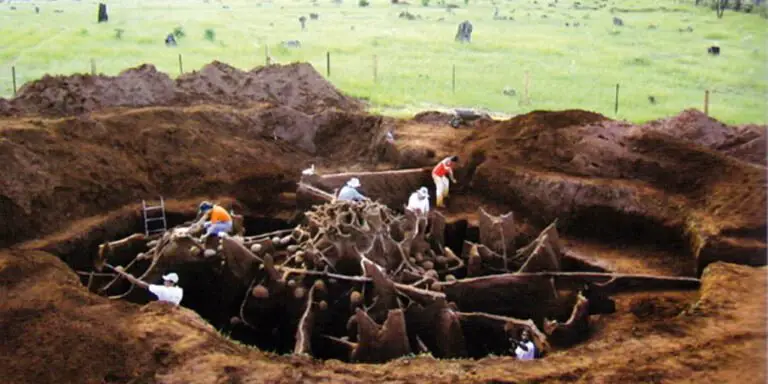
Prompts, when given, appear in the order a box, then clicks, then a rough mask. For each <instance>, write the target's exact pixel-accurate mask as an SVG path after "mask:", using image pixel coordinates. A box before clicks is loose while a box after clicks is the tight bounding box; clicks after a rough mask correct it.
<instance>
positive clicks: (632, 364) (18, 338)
mask: <svg viewBox="0 0 768 384" xmlns="http://www.w3.org/2000/svg"><path fill="white" fill-rule="evenodd" d="M361 107H362V104H361V103H359V102H358V101H356V100H353V99H351V98H348V97H346V96H343V95H342V94H341V93H339V92H338V91H337V90H335V89H334V88H333V87H332V86H331V85H330V84H328V83H327V82H325V80H323V79H322V77H321V76H319V75H318V74H317V73H316V72H315V71H314V69H312V68H311V67H310V66H309V65H306V64H294V65H289V66H273V67H268V68H263V69H255V70H252V71H248V72H245V71H239V70H236V69H234V68H231V67H229V66H227V65H225V64H221V63H217V62H214V63H212V64H210V65H209V66H206V67H205V68H203V69H202V70H201V71H199V72H197V73H194V74H189V75H185V76H182V77H180V78H179V79H177V80H175V81H173V80H171V79H170V78H169V77H168V76H167V75H165V74H162V73H158V72H157V71H155V69H154V68H153V67H151V66H142V67H139V68H135V69H131V70H127V71H125V72H124V73H123V74H121V75H119V76H116V77H105V76H98V77H91V76H70V77H47V78H44V79H42V80H40V81H38V82H33V83H30V84H27V85H26V86H25V87H23V88H22V90H21V92H20V94H19V97H18V98H16V99H13V100H3V99H0V116H5V117H0V162H2V163H3V164H4V170H3V177H2V178H1V179H0V218H1V219H0V247H3V248H4V247H10V248H7V249H5V250H0V298H2V300H0V337H2V340H3V343H2V346H1V347H0V348H2V350H1V352H2V357H0V377H3V380H2V381H7V382H13V383H47V382H56V383H62V382H78V383H101V382H108V383H129V382H134V383H135V382H147V383H152V382H157V383H210V382H319V381H327V382H372V381H397V382H414V383H415V382H419V383H422V382H478V383H479V382H574V381H580V382H606V383H614V382H692V381H697V382H698V381H719V382H723V381H726V382H732V381H734V380H738V381H739V382H764V381H765V377H766V375H765V356H766V355H765V336H766V335H765V326H766V324H765V321H766V317H765V310H766V308H765V283H766V280H765V273H766V270H765V267H760V268H754V267H748V266H740V265H736V264H729V263H722V262H715V263H714V264H710V262H712V261H717V260H723V261H728V262H732V263H738V264H752V265H765V263H766V260H765V251H766V249H765V246H766V239H765V232H766V218H765V212H766V168H765V159H766V154H765V127H760V126H743V127H730V126H725V125H722V124H720V123H718V122H716V121H714V120H712V119H710V118H708V117H706V116H704V115H703V114H701V113H699V112H697V111H684V112H683V113H682V114H681V115H679V116H676V117H672V118H669V119H663V120H659V121H656V122H650V123H648V124H645V125H641V126H638V125H632V124H629V123H625V122H620V121H613V120H610V119H608V118H606V117H604V116H601V115H599V114H595V113H591V112H586V111H561V112H533V113H529V114H526V115H522V116H517V117H515V118H513V119H510V120H506V121H487V120H483V121H478V122H477V123H475V124H473V125H472V126H471V127H462V128H459V129H454V128H451V127H450V126H449V125H448V124H447V122H443V117H445V116H443V115H439V114H425V115H422V116H421V117H420V118H419V121H411V120H395V119H390V118H383V117H380V116H372V115H369V114H367V113H365V112H363V111H362V110H361ZM388 130H392V131H393V132H394V134H395V137H396V142H395V144H393V145H390V144H388V143H386V142H385V140H384V134H385V133H386V131H388ZM454 153H456V154H459V155H460V156H461V168H460V169H459V170H458V171H457V177H458V179H459V184H457V185H454V186H452V189H451V191H452V197H451V198H450V199H449V207H448V208H447V209H446V210H444V214H445V215H446V217H447V218H448V221H449V222H452V221H458V220H467V221H468V222H469V223H470V225H472V224H473V223H476V221H477V209H478V208H479V206H483V207H486V209H487V210H488V211H489V212H491V213H493V214H500V213H504V212H507V211H514V212H515V220H516V224H517V226H518V227H519V231H520V237H521V239H520V240H521V242H523V241H529V240H530V239H532V237H533V236H535V235H536V234H537V233H538V231H539V230H541V229H542V228H543V227H544V226H545V225H547V224H549V223H550V222H551V221H553V220H558V223H559V224H558V229H559V230H561V232H562V234H563V238H564V243H565V244H566V246H567V247H568V248H569V252H575V253H578V254H579V257H584V258H586V259H589V260H592V261H595V262H596V263H600V264H601V265H605V266H606V269H610V270H614V271H618V272H627V273H651V274H662V275H694V274H697V272H702V271H703V272H704V273H703V275H702V279H703V280H702V281H703V284H702V288H701V289H700V290H699V292H693V293H679V292H662V293H658V292H656V293H653V294H650V293H637V294H631V295H625V296H621V297H619V298H618V307H619V310H618V311H617V312H616V313H615V314H612V315H602V316H600V317H597V318H595V319H594V320H595V322H596V326H595V329H594V334H593V335H591V336H590V338H589V339H588V340H587V341H586V342H584V343H582V344H580V345H577V346H576V347H572V348H570V349H568V350H564V351H558V352H555V353H554V354H552V355H549V356H547V357H546V358H545V359H543V360H538V361H534V362H519V361H514V360H512V359H510V358H508V357H505V358H494V357H489V358H485V359H482V360H478V361H472V360H450V361H438V360H434V359H431V358H426V357H418V358H413V359H409V358H403V359H399V360H396V361H393V362H390V363H388V364H382V365H363V364H344V363H341V362H338V361H333V360H331V361H325V362H322V361H314V360H311V359H309V358H305V357H286V356H274V355H270V354H265V353H262V352H259V351H256V350H253V349H250V348H247V347H244V346H242V345H239V344H235V343H233V342H231V341H229V340H227V339H226V338H225V337H222V336H221V335H219V334H218V333H217V332H216V331H215V330H214V329H212V327H210V326H209V325H207V323H205V321H204V320H203V319H201V318H200V317H199V316H197V315H196V314H195V313H193V312H191V311H189V310H187V309H184V308H171V307H169V306H166V305H163V304H160V303H151V304H149V305H147V306H144V307H140V306H138V305H135V304H130V303H127V302H121V301H109V300H108V299H106V298H103V297H99V296H96V295H94V294H91V293H89V292H88V291H87V290H86V289H85V288H84V287H83V286H82V284H81V282H80V280H79V279H78V278H77V276H76V275H75V274H74V272H72V270H71V269H70V268H73V267H74V268H76V269H78V268H85V267H87V266H88V264H89V262H90V260H91V257H92V256H93V250H94V249H95V247H96V246H97V245H98V243H99V242H101V241H106V240H113V239H115V238H117V237H120V236H125V235H127V234H130V233H131V232H134V231H140V230H141V219H140V213H139V210H138V205H137V203H138V202H139V201H140V200H141V199H154V198H156V197H157V196H159V195H162V196H165V197H166V199H167V201H168V212H169V219H170V220H171V222H172V223H180V222H182V221H184V220H188V219H189V218H190V217H191V216H193V215H194V213H195V210H196V206H197V204H198V203H199V201H200V200H202V199H216V200H217V201H219V202H222V203H224V205H226V206H228V207H233V208H234V209H235V211H238V212H241V213H244V214H246V215H249V216H254V217H274V218H279V219H280V220H286V221H287V220H290V219H291V217H292V214H293V211H294V208H295V205H296V201H295V193H294V192H295V191H296V182H297V181H298V180H299V177H300V175H301V170H302V169H304V168H306V167H308V166H309V165H310V164H316V165H317V168H318V171H320V172H321V173H332V172H342V171H349V172H353V173H354V172H361V171H364V170H374V169H375V170H382V169H393V168H404V167H422V166H431V165H434V163H436V162H437V161H438V160H440V159H442V158H443V157H445V156H448V155H450V154H454ZM342 181H343V180H342ZM340 182H341V181H340ZM425 182H426V183H427V185H429V179H428V178H427V179H426V180H425ZM371 184H372V185H369V186H368V187H369V189H372V191H371V193H373V194H375V193H377V192H382V191H386V190H388V188H391V186H387V185H386V180H383V179H382V180H378V179H375V180H374V181H372V182H371ZM377 185H378V187H377ZM429 186H430V187H432V186H431V185H429ZM363 187H364V188H365V183H364V186H363ZM433 191H434V189H432V192H433ZM382 193H383V192H382ZM402 204H405V201H403V202H402ZM395 208H399V207H395ZM56 256H58V257H56ZM65 262H66V264H65Z"/></svg>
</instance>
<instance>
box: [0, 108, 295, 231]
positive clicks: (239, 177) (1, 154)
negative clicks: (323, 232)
mask: <svg viewBox="0 0 768 384" xmlns="http://www.w3.org/2000/svg"><path fill="white" fill-rule="evenodd" d="M3 123H4V127H3V129H2V130H0V137H2V139H1V140H0V161H3V163H4V164H6V166H7V168H6V169H7V170H6V171H5V173H4V177H3V178H2V181H0V196H2V197H1V198H0V212H2V213H3V217H7V218H13V219H12V220H3V221H2V222H1V223H0V239H2V240H1V243H2V244H3V245H8V244H12V243H15V242H19V241H22V240H25V239H28V238H31V237H33V236H38V235H39V234H40V233H50V232H52V231H55V230H58V229H61V228H65V227H66V226H67V225H68V224H70V223H71V222H72V221H74V220H77V219H81V218H85V217H88V216H93V215H98V214H101V213H104V212H108V211H111V210H115V209H118V208H120V207H122V206H125V205H129V204H135V203H136V202H138V201H140V200H142V199H156V198H157V197H158V196H165V197H167V198H173V199H181V198H191V197H200V198H203V197H206V196H210V197H214V196H234V197H236V198H238V199H239V200H241V201H244V202H246V203H247V204H249V205H253V206H262V205H267V206H269V204H271V202H272V201H274V199H275V197H276V196H277V195H278V194H279V193H281V192H286V191H293V190H294V188H295V187H294V186H295V184H294V182H293V180H292V179H293V177H292V176H291V175H298V174H299V173H300V170H301V166H302V165H305V164H306V163H307V162H308V159H309V156H308V155H307V154H303V153H301V152H297V151H296V150H295V148H294V147H293V146H290V145H288V144H286V143H282V142H280V141H278V142H275V141H274V139H272V138H267V137H265V136H267V135H266V132H265V131H266V130H267V129H266V127H264V126H254V125H252V119H251V118H250V116H249V114H248V111H245V112H244V111H238V110H228V109H225V108H221V107H216V108H211V107H192V108H186V109H178V108H153V109H146V110H139V111H136V112H128V113H115V114H100V115H90V116H86V117H80V118H67V119H59V120H39V119H32V120H26V119H19V120H6V121H3ZM265 199H267V200H265ZM268 201H269V202H270V203H268Z"/></svg>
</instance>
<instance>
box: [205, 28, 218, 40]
mask: <svg viewBox="0 0 768 384" xmlns="http://www.w3.org/2000/svg"><path fill="white" fill-rule="evenodd" d="M205 39H206V40H208V41H214V40H216V32H215V31H214V30H213V29H211V28H208V29H206V30H205Z"/></svg>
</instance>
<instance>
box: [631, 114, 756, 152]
mask: <svg viewBox="0 0 768 384" xmlns="http://www.w3.org/2000/svg"><path fill="white" fill-rule="evenodd" d="M643 128H646V129H650V130H655V131H659V132H662V133H664V134H667V135H670V136H673V137H676V138H679V139H682V140H685V141H689V142H692V143H696V144H698V145H701V146H704V147H706V148H709V149H712V150H715V151H719V152H722V153H724V154H726V155H729V156H733V157H735V158H737V159H740V160H743V161H747V162H750V163H754V164H757V165H761V166H765V165H766V140H765V133H766V132H765V131H766V130H765V127H764V126H762V127H761V126H758V125H742V126H728V125H726V124H723V123H721V122H719V121H717V120H715V119H713V118H711V117H709V116H707V115H705V114H704V113H703V112H701V111H699V110H696V109H688V110H685V111H683V112H681V113H680V114H679V115H677V116H674V117H670V118H666V119H661V120H656V121H652V122H650V123H648V124H646V125H644V126H643Z"/></svg>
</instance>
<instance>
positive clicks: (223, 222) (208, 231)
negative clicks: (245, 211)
mask: <svg viewBox="0 0 768 384" xmlns="http://www.w3.org/2000/svg"><path fill="white" fill-rule="evenodd" d="M200 213H201V214H203V218H204V219H203V220H205V224H203V226H204V228H205V235H203V237H202V239H201V240H203V241H205V239H206V238H208V236H210V235H219V234H220V233H222V232H223V233H226V234H229V233H231V232H232V216H231V215H230V214H229V212H227V210H226V209H224V207H222V206H220V205H218V204H216V205H215V204H212V203H209V202H207V201H204V202H202V203H201V204H200Z"/></svg>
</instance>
